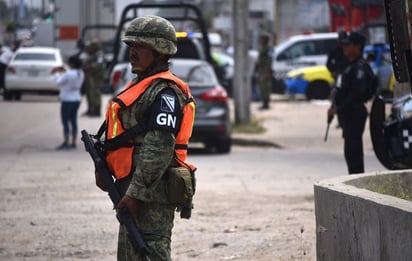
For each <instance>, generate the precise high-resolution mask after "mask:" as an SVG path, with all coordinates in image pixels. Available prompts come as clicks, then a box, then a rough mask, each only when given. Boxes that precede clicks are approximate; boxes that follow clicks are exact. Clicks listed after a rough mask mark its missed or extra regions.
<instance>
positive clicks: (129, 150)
mask: <svg viewBox="0 0 412 261" xmlns="http://www.w3.org/2000/svg"><path fill="white" fill-rule="evenodd" d="M159 78H161V79H165V80H170V81H173V82H174V83H175V84H176V85H177V86H178V87H179V89H180V90H181V91H182V92H183V94H184V95H185V97H186V101H187V102H186V103H185V104H184V107H183V117H182V121H181V124H180V129H179V132H178V133H177V135H176V142H175V159H176V162H177V163H178V164H179V165H180V166H183V167H186V168H188V169H189V170H191V171H195V170H196V167H195V166H194V165H192V164H190V163H187V162H185V161H186V158H187V145H188V143H189V138H190V136H191V135H192V128H193V122H194V116H195V102H194V99H193V96H192V94H191V93H190V89H189V86H188V85H187V84H186V83H185V82H183V81H182V80H180V79H179V78H177V77H176V76H175V75H173V74H172V73H171V72H170V71H165V72H160V73H157V74H154V75H152V76H149V77H147V78H145V79H143V80H142V81H140V82H138V83H137V84H133V82H131V83H129V85H128V86H127V87H126V90H125V91H124V92H122V93H120V94H119V95H118V96H116V99H113V100H112V101H111V102H110V104H109V107H108V109H107V111H106V140H107V141H109V142H110V140H111V139H114V138H116V137H118V136H119V135H120V134H122V133H124V132H125V131H127V130H126V129H124V127H123V124H122V123H121V121H120V118H119V109H120V108H124V107H128V106H130V105H131V104H133V103H134V102H135V101H136V100H137V99H139V97H140V96H141V95H142V94H143V93H144V92H145V91H146V89H147V88H148V87H149V86H150V85H151V84H152V83H153V82H154V81H155V80H157V79H159ZM130 144H133V139H131V140H130ZM134 147H135V146H134V144H133V146H124V147H120V148H117V149H114V150H108V151H107V153H106V162H107V166H108V167H109V169H110V170H111V171H112V172H113V173H114V175H115V177H116V179H121V178H125V177H127V176H128V175H130V174H131V173H132V171H133V160H132V157H133V151H134Z"/></svg>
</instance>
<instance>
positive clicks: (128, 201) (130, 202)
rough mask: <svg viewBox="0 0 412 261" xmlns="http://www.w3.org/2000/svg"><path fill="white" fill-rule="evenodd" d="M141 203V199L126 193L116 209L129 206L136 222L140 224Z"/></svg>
mask: <svg viewBox="0 0 412 261" xmlns="http://www.w3.org/2000/svg"><path fill="white" fill-rule="evenodd" d="M140 205H141V201H140V200H138V199H135V198H132V197H129V196H127V195H125V196H123V198H122V199H121V200H120V202H119V204H117V206H116V209H117V210H120V209H122V208H126V207H127V208H128V209H129V211H130V213H131V214H132V217H133V219H134V222H135V223H136V225H138V224H139V220H138V216H139V209H140Z"/></svg>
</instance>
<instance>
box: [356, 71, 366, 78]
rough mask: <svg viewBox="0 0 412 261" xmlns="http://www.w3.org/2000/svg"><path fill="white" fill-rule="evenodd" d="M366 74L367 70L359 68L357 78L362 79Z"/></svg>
mask: <svg viewBox="0 0 412 261" xmlns="http://www.w3.org/2000/svg"><path fill="white" fill-rule="evenodd" d="M364 75H365V72H364V71H363V70H362V69H358V71H357V72H356V79H358V80H360V79H362V78H363V76H364Z"/></svg>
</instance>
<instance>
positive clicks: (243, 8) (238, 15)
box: [232, 0, 251, 125]
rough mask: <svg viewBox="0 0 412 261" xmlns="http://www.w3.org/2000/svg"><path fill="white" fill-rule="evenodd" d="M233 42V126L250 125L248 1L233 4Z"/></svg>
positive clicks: (237, 1)
mask: <svg viewBox="0 0 412 261" xmlns="http://www.w3.org/2000/svg"><path fill="white" fill-rule="evenodd" d="M232 3H233V9H232V10H233V18H232V20H233V33H234V35H233V40H234V41H233V42H234V48H235V56H234V57H235V75H234V76H235V79H234V84H233V94H234V101H235V124H237V125H239V124H248V123H250V93H251V90H250V79H249V75H248V66H249V61H248V60H249V55H248V37H247V35H248V17H249V1H248V0H234V1H233V2H232Z"/></svg>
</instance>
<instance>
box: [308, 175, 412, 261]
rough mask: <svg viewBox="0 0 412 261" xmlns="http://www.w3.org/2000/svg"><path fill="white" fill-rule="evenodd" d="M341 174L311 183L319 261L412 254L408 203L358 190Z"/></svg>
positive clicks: (384, 259)
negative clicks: (313, 184) (340, 175)
mask: <svg viewBox="0 0 412 261" xmlns="http://www.w3.org/2000/svg"><path fill="white" fill-rule="evenodd" d="M399 173H406V174H408V175H412V173H411V172H407V171H406V172H405V171H404V172H386V173H379V174H376V173H372V174H362V175H351V176H343V177H339V178H335V179H329V180H325V181H321V182H318V183H316V184H315V186H314V190H315V214H316V250H317V260H318V261H330V260H334V261H347V260H373V261H379V260H381V261H390V260H394V261H403V260H405V261H406V260H408V261H409V260H411V256H412V247H411V244H412V243H411V242H412V202H410V201H406V200H402V199H399V198H396V197H393V196H388V195H382V194H378V193H375V192H372V191H369V190H365V189H359V188H357V187H354V186H352V185H348V184H347V183H346V182H350V181H351V180H354V179H358V178H361V177H370V178H373V176H375V175H391V174H399Z"/></svg>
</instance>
